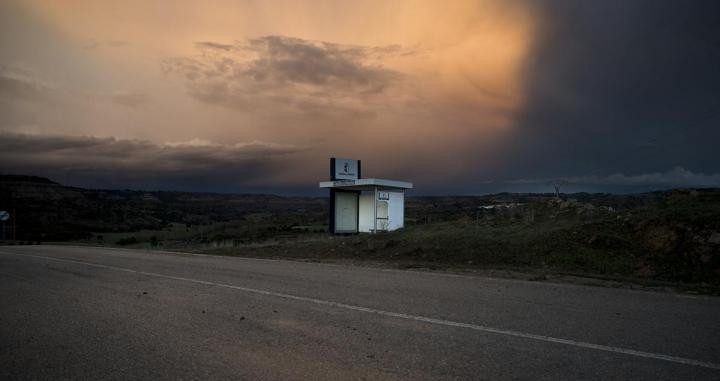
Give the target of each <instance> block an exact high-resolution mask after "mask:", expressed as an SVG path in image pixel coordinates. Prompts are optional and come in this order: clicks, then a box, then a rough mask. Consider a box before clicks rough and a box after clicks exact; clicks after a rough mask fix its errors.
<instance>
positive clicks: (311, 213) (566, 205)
mask: <svg viewBox="0 0 720 381" xmlns="http://www.w3.org/2000/svg"><path fill="white" fill-rule="evenodd" d="M0 210H7V211H10V212H11V214H12V215H13V216H16V217H17V220H16V221H12V220H11V221H9V223H6V224H5V225H6V230H7V228H8V226H9V225H10V223H12V225H16V226H17V238H18V239H19V240H34V241H37V240H40V241H81V242H83V243H92V244H102V245H119V246H125V247H138V248H143V247H144V248H149V247H162V248H165V249H170V250H190V251H200V252H218V253H222V254H224V255H250V256H260V257H268V256H270V257H297V258H303V259H307V258H315V259H324V258H352V259H353V260H373V261H391V262H393V263H406V264H409V265H411V266H416V265H421V266H452V267H458V266H461V267H462V266H470V267H476V268H477V267H481V268H521V269H527V268H530V269H534V270H533V271H555V272H560V273H571V274H585V275H590V276H603V277H605V276H609V277H616V276H619V277H630V278H633V279H652V280H656V281H672V282H689V283H696V284H705V283H708V284H712V285H714V286H713V287H715V286H720V189H677V190H670V191H662V192H648V193H639V194H631V195H613V194H588V193H576V194H563V195H561V197H560V198H557V197H555V196H554V195H552V194H526V193H523V194H516V193H500V194H493V195H484V196H438V197H408V199H407V202H406V213H405V220H406V221H405V222H406V228H405V229H403V230H401V231H399V232H396V233H390V234H378V235H361V236H357V237H344V238H337V237H328V236H327V234H324V233H322V232H323V231H324V229H325V226H326V224H327V213H328V204H327V199H326V198H325V197H282V196H276V195H267V194H213V193H189V192H164V191H156V192H146V191H133V190H97V189H83V188H76V187H68V186H63V185H60V184H58V183H56V182H53V181H51V180H49V179H46V178H41V177H35V176H17V175H0ZM719 290H720V289H719ZM713 292H715V291H713ZM719 292H720V291H719Z"/></svg>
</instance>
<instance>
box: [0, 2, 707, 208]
mask: <svg viewBox="0 0 720 381" xmlns="http://www.w3.org/2000/svg"><path fill="white" fill-rule="evenodd" d="M160 2H161V3H162V2H163V1H162V0H160ZM159 7H160V8H162V9H166V10H167V12H169V13H167V12H161V13H158V12H157V9H158V5H157V4H149V3H148V2H143V1H127V2H122V3H118V4H117V5H116V6H113V7H112V9H110V8H108V7H107V6H106V5H104V4H103V3H100V2H97V1H90V0H67V1H62V2H47V1H42V0H23V1H20V0H10V1H0V47H1V48H0V129H1V130H2V131H7V132H14V133H19V134H23V133H25V134H26V133H35V134H38V135H36V136H48V135H50V134H54V135H57V136H114V137H116V138H117V139H116V143H114V144H109V143H108V144H104V145H101V146H103V147H106V148H105V149H110V147H121V146H122V147H125V146H124V145H128V147H129V148H127V149H126V148H123V149H122V150H120V149H118V150H119V151H122V152H127V153H126V155H128V157H127V158H125V159H124V161H121V160H119V159H118V158H116V159H113V160H107V159H103V158H102V157H104V156H102V157H100V158H98V160H96V162H97V163H99V164H98V165H99V166H100V164H102V166H103V167H107V168H118V166H119V165H120V164H121V163H125V162H130V163H132V162H134V160H135V159H133V157H131V156H132V155H137V156H138V157H141V158H147V157H157V158H158V159H157V161H162V162H163V163H165V165H167V166H170V167H163V166H161V165H159V164H153V163H152V161H153V160H150V159H142V160H140V161H141V162H147V163H148V165H147V166H146V167H147V168H149V169H148V170H147V171H144V172H143V170H142V169H139V171H140V172H139V173H149V172H150V169H152V170H155V171H158V173H161V174H162V175H158V176H156V177H153V176H150V175H143V176H145V177H143V178H150V177H152V178H154V179H156V181H155V184H157V187H158V188H167V189H180V188H182V189H186V188H183V187H185V186H192V187H195V188H197V189H200V188H201V184H203V183H204V182H203V181H205V180H203V181H184V180H178V179H180V176H179V175H177V176H175V175H173V176H175V177H172V179H171V180H167V179H168V178H169V177H167V176H166V175H165V174H166V173H175V172H174V169H173V168H177V173H181V172H182V170H181V169H180V167H181V166H183V165H187V166H188V168H189V170H188V171H189V172H188V173H190V172H191V173H199V172H200V171H201V170H200V169H195V168H196V167H195V165H198V164H201V163H207V162H209V161H210V162H213V163H215V164H217V165H208V167H207V168H208V169H207V172H208V173H209V174H208V175H207V176H206V177H205V178H207V179H208V180H207V181H208V182H211V183H213V184H217V183H222V182H225V183H226V184H227V187H224V188H223V190H227V191H245V190H250V189H257V188H253V187H254V186H250V185H248V183H247V182H243V180H239V179H244V178H246V177H247V178H250V179H256V180H253V181H256V182H257V183H258V184H259V183H261V182H265V183H267V182H268V181H269V182H272V184H274V185H276V186H277V188H276V189H278V190H279V191H284V190H286V189H288V190H289V189H299V188H298V187H300V185H301V184H302V187H304V188H303V189H304V190H305V191H306V192H313V191H315V190H316V187H315V182H316V181H318V180H322V179H324V178H326V177H327V159H328V157H330V156H341V157H357V158H360V159H363V164H364V169H365V170H366V171H364V172H366V174H367V175H368V176H373V177H388V178H399V179H407V180H410V181H413V182H415V184H416V189H417V192H418V193H424V194H431V193H434V194H447V193H462V194H477V193H486V192H498V191H526V190H533V191H535V190H540V191H547V190H549V187H547V185H546V184H543V183H542V181H544V180H542V179H553V178H566V179H573V180H575V184H574V185H570V187H571V188H572V187H574V188H572V190H586V191H593V190H603V191H623V192H624V191H628V190H629V189H630V188H632V190H633V191H635V190H652V189H655V188H658V187H667V186H705V184H710V185H712V184H713V181H714V179H715V176H716V175H714V174H717V173H720V160H717V159H716V156H717V153H716V152H717V148H716V146H717V142H718V141H720V128H718V126H719V125H720V113H719V112H718V110H720V92H719V91H718V89H720V70H718V69H717V68H718V67H720V40H719V39H718V36H720V3H718V2H717V1H678V0H635V1H629V2H628V1H625V2H623V1H595V2H579V1H573V0H537V1H529V0H517V1H515V0H512V1H505V0H449V1H446V2H438V1H432V0H426V1H423V0H396V1H391V2H388V1H381V0H367V1H362V2H323V3H318V2H314V1H295V0H276V1H271V2H237V1H232V0H218V2H216V3H214V4H213V5H208V4H205V3H193V2H168V3H167V4H165V6H159ZM88 48H90V49H88ZM134 139H139V140H134ZM60 140H62V139H60ZM127 142H144V143H142V144H147V145H148V146H149V147H155V148H146V149H140V148H139V147H140V146H142V144H141V143H132V144H131V143H127ZM153 142H155V143H153ZM157 142H184V143H182V144H180V143H162V144H161V143H157ZM211 142H231V143H232V142H275V143H276V144H282V145H283V146H292V147H303V150H302V151H298V152H291V153H287V154H275V153H274V152H275V151H272V150H271V152H273V153H272V154H267V156H268V157H269V160H267V161H263V165H268V166H269V167H268V168H269V170H268V171H266V172H264V173H265V174H266V175H263V176H261V177H257V176H255V175H253V173H257V172H253V171H250V172H248V175H247V176H237V175H235V174H234V172H233V173H231V172H224V171H221V170H217V171H216V170H215V169H213V168H217V167H223V168H224V167H227V168H237V171H238V172H239V173H244V172H243V171H245V169H243V168H248V167H251V166H249V165H245V164H246V163H248V160H250V159H247V160H246V159H244V158H243V159H241V160H239V161H238V162H237V166H235V163H231V161H232V160H227V161H223V160H225V159H222V160H221V159H218V158H216V157H215V156H213V155H214V153H213V150H217V151H218V152H219V153H218V154H219V155H220V157H221V158H225V157H229V156H223V155H222V154H220V153H222V152H225V153H227V152H234V153H235V154H238V155H240V156H241V157H242V155H243V154H241V152H246V151H247V150H248V149H251V148H252V147H254V146H255V144H254V143H253V144H251V143H246V144H245V145H244V146H243V147H242V148H241V147H239V146H234V145H233V144H225V145H221V146H217V147H214V146H213V143H211ZM76 143H77V144H78V146H77V147H76V148H68V149H66V150H64V152H70V151H73V150H78V152H83V153H85V152H86V151H84V150H83V149H82V148H80V146H81V144H80V143H79V142H76ZM26 144H28V145H30V144H33V142H30V141H27V142H26ZM260 146H262V147H266V148H268V149H271V148H272V147H275V148H281V147H282V146H273V145H267V144H265V143H261V144H260ZM123 150H125V151H123ZM20 151H21V150H19V149H16V151H15V152H16V153H15V154H14V155H15V157H20V158H22V160H20V159H17V160H15V161H14V162H13V163H15V164H17V165H19V166H18V167H17V168H19V169H23V168H25V169H26V170H27V171H31V170H32V168H31V167H30V166H28V165H21V164H23V161H25V162H26V163H35V161H33V160H35V157H34V156H33V157H31V156H30V155H27V154H24V155H23V154H22V152H20ZM29 151H31V150H29ZM53 152H55V151H53ZM149 152H154V153H153V154H149ZM172 152H181V153H182V154H181V155H180V157H182V158H185V157H191V156H192V155H199V157H200V159H198V161H197V162H195V161H194V160H176V159H175V158H174V156H173V155H174V154H172ZM161 153H162V155H161ZM57 154H58V152H55V153H54V154H53V155H57ZM34 155H35V156H38V157H40V158H43V157H47V155H44V154H42V153H41V152H36V153H34ZM63 155H65V156H60V157H59V158H55V157H54V156H53V158H54V159H57V160H56V161H57V162H58V163H62V162H66V161H67V160H69V159H68V156H67V155H70V154H69V153H67V154H63ZM117 155H118V157H121V156H122V154H121V153H118V154H117ZM153 155H155V156H153ZM163 155H165V156H163ZM88 156H89V157H94V156H93V155H92V154H90V155H88ZM193 157H194V156H193ZM233 157H234V156H233ZM253 157H256V156H253ZM143 160H144V161H143ZM212 160H216V161H212ZM280 161H282V164H279V162H280ZM46 162H48V163H51V164H52V163H53V162H54V160H46ZM88 162H92V161H88ZM173 163H174V164H173ZM220 163H224V164H220ZM48 165H49V164H48ZM40 167H42V166H39V165H38V166H37V168H40ZM67 167H68V168H70V167H73V168H74V166H71V165H68V166H67ZM138 167H140V166H139V165H138ZM676 167H678V168H682V170H680V169H675V170H673V169H672V168H676ZM52 168H57V171H58V173H69V172H62V171H61V170H60V169H59V168H60V167H57V166H56V167H52ZM98 168H99V167H98ZM200 168H204V167H203V166H202V165H200ZM263 168H264V167H263ZM10 169H12V168H10ZM10 169H6V170H10ZM113 170H114V169H113ZM233 170H235V169H233ZM109 171H110V170H108V171H106V173H107V172H109ZM13 172H17V171H13ZM100 172H102V171H100V170H98V171H97V172H86V175H85V176H84V177H82V176H80V175H79V173H80V172H77V171H76V172H72V173H75V174H78V175H77V176H75V177H73V179H75V180H73V181H76V182H75V184H87V183H88V179H92V178H94V177H99V178H102V179H104V180H103V181H107V184H106V185H102V184H101V183H100V182H98V183H97V186H108V187H109V186H113V187H116V186H121V187H136V186H142V187H145V186H147V183H144V182H142V181H135V180H133V179H130V178H129V177H122V176H119V177H117V179H121V178H122V179H125V180H124V181H125V182H124V183H122V182H121V181H120V180H115V178H111V176H108V175H104V177H103V176H101V175H102V173H101V175H97V174H96V173H100ZM120 172H121V173H131V172H132V171H129V172H123V171H120ZM45 173H49V174H50V175H51V176H50V177H53V178H58V177H57V176H52V173H51V172H45ZM31 174H32V173H31ZM703 174H705V175H703ZM123 176H124V175H123ZM197 176H201V175H200V174H198V175H197ZM68 179H69V177H68ZM210 179H212V181H211V180H210ZM516 179H531V180H529V181H526V182H520V181H516ZM532 179H541V180H532ZM166 180H167V182H166V183H163V181H166ZM538 181H540V182H538ZM163 184H164V185H163ZM232 184H235V185H232Z"/></svg>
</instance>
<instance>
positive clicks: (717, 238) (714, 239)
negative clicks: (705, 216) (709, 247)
mask: <svg viewBox="0 0 720 381" xmlns="http://www.w3.org/2000/svg"><path fill="white" fill-rule="evenodd" d="M707 241H708V243H713V244H716V245H720V232H713V233H712V234H710V237H709V238H708V240H707Z"/></svg>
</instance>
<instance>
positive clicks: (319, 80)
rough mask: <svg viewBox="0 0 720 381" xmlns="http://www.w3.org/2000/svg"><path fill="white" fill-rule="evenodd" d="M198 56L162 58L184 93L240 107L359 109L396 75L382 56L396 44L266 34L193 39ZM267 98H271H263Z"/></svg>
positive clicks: (392, 52) (393, 51)
mask: <svg viewBox="0 0 720 381" xmlns="http://www.w3.org/2000/svg"><path fill="white" fill-rule="evenodd" d="M196 46H197V47H198V48H199V49H200V50H201V54H199V55H196V56H194V57H184V58H176V59H171V60H167V61H166V62H165V69H166V70H167V71H169V72H175V73H177V74H179V75H181V76H183V77H184V78H185V80H186V85H187V89H188V93H189V94H190V95H191V96H192V97H194V98H196V99H198V100H201V101H203V102H206V103H210V104H218V105H222V106H226V107H231V108H235V109H240V110H249V109H254V110H257V108H258V107H263V106H264V107H268V108H270V109H272V111H273V112H277V108H278V107H286V108H292V109H295V110H297V111H301V112H308V111H309V112H313V111H317V110H318V109H326V111H328V112H333V111H337V110H339V109H340V110H348V111H353V110H355V111H361V110H362V109H363V107H364V106H366V105H367V103H369V102H372V101H373V100H375V99H374V98H373V96H374V95H379V94H381V93H383V91H384V90H385V89H386V88H387V87H388V86H390V85H392V84H393V83H394V82H395V81H397V80H398V78H399V77H400V74H399V73H397V72H395V71H392V70H389V69H387V68H384V67H383V66H382V64H381V59H383V58H385V57H387V56H390V55H398V54H401V53H405V54H407V52H403V51H401V48H400V47H399V46H383V47H362V46H351V45H340V44H333V43H328V42H317V41H308V40H302V39H298V38H289V37H283V36H266V37H262V38H257V39H249V40H246V41H243V42H238V43H235V44H222V43H216V42H207V41H206V42H198V43H196ZM268 101H271V102H268Z"/></svg>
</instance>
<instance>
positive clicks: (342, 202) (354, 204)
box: [335, 192, 358, 233]
mask: <svg viewBox="0 0 720 381" xmlns="http://www.w3.org/2000/svg"><path fill="white" fill-rule="evenodd" d="M357 231H358V194H357V193H355V192H335V233H357Z"/></svg>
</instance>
